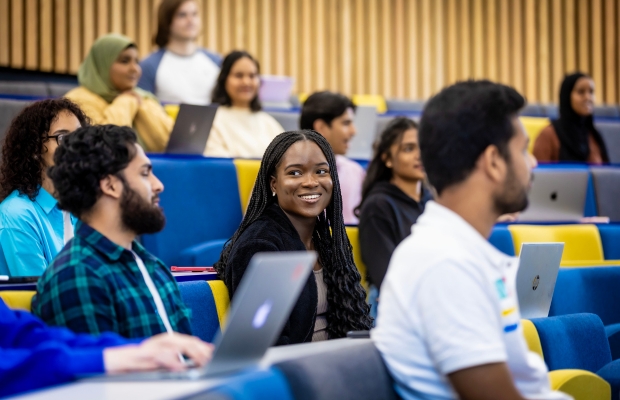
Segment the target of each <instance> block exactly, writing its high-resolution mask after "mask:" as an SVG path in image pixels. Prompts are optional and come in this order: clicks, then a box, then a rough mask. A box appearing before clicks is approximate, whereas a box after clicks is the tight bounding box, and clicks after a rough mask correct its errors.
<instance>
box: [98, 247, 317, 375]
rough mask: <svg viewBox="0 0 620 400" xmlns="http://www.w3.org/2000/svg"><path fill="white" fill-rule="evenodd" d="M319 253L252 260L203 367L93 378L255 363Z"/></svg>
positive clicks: (217, 371)
mask: <svg viewBox="0 0 620 400" xmlns="http://www.w3.org/2000/svg"><path fill="white" fill-rule="evenodd" d="M316 257H317V256H316V253H315V252H313V251H312V252H307V251H292V252H278V253H258V254H256V255H255V256H254V257H252V260H251V261H250V265H249V266H248V268H247V270H246V272H245V274H244V275H243V279H242V280H241V283H240V284H239V287H238V288H237V290H236V292H235V295H234V298H233V301H232V304H231V306H230V310H229V311H228V314H227V316H226V326H225V328H224V331H223V332H222V331H220V332H218V334H217V335H216V337H215V340H214V341H213V343H214V344H215V351H214V353H213V358H212V359H211V361H210V362H209V364H207V365H206V366H205V367H203V368H193V369H189V370H186V371H181V372H168V371H153V372H140V373H129V374H119V375H106V376H101V377H97V378H93V379H95V380H105V381H151V380H161V379H175V380H187V379H200V378H206V377H211V376H217V375H221V374H225V373H230V372H235V371H239V370H242V369H245V368H249V367H254V366H257V365H258V364H259V362H260V360H261V358H262V357H263V356H264V355H265V352H266V351H267V349H268V348H269V347H270V346H272V345H273V344H274V343H275V342H276V340H277V338H278V335H279V334H280V332H282V328H283V327H284V324H285V323H286V320H287V319H288V317H289V315H290V313H291V310H292V309H293V306H294V305H295V303H296V302H297V299H298V298H299V294H300V293H301V290H302V289H303V287H304V285H305V284H306V282H307V281H308V276H309V275H310V273H311V271H312V268H313V267H314V264H315V262H316Z"/></svg>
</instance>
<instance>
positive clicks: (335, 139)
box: [299, 91, 366, 225]
mask: <svg viewBox="0 0 620 400" xmlns="http://www.w3.org/2000/svg"><path fill="white" fill-rule="evenodd" d="M354 118H355V106H354V105H353V102H352V101H351V100H350V99H349V98H348V97H346V96H345V95H342V94H340V93H333V92H328V91H323V92H316V93H313V94H311V95H310V96H308V98H307V99H306V101H305V102H304V104H303V107H302V108H301V116H300V118H299V125H300V128H301V129H312V130H315V131H317V132H318V133H320V134H321V135H323V136H324V137H325V139H327V141H328V142H329V144H330V145H331V146H332V150H333V151H334V154H335V155H336V169H337V170H338V177H339V180H340V192H341V193H342V216H343V217H344V223H345V224H347V225H357V224H358V223H359V220H358V218H357V217H356V216H355V213H354V210H355V207H357V206H358V205H359V204H360V202H361V201H362V183H364V178H365V177H366V171H365V170H364V168H362V166H361V165H359V164H358V163H357V162H355V161H353V160H351V159H349V158H347V157H346V156H345V154H346V153H347V150H348V149H349V142H351V139H353V136H355V134H356V133H357V132H356V130H355V123H354V122H353V119H354Z"/></svg>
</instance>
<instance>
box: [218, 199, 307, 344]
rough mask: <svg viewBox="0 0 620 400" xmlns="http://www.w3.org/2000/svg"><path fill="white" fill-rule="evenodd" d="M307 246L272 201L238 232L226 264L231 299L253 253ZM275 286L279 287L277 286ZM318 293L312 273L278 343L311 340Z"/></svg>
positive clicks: (299, 248)
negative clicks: (248, 224) (258, 216)
mask: <svg viewBox="0 0 620 400" xmlns="http://www.w3.org/2000/svg"><path fill="white" fill-rule="evenodd" d="M298 250H302V251H305V250H306V246H305V245H304V244H303V242H302V241H301V238H300V237H299V234H298V233H297V230H296V229H295V227H294V226H293V224H292V223H291V221H290V220H289V219H288V217H287V216H286V214H284V212H283V211H282V210H281V209H280V207H279V206H277V205H276V204H273V205H271V206H269V207H267V209H266V210H265V212H264V214H263V215H262V216H261V217H260V218H259V219H258V220H256V221H255V222H254V223H253V224H251V225H250V226H249V227H248V228H247V229H246V230H245V231H244V232H243V233H242V234H241V236H239V238H238V239H237V241H236V242H235V245H234V246H233V248H232V249H231V252H230V256H229V258H228V263H227V265H226V279H225V283H226V287H227V288H228V292H229V293H230V297H231V299H232V298H233V296H234V295H235V290H236V289H237V287H238V286H239V283H240V282H241V278H242V277H243V274H244V273H245V270H246V268H247V267H248V265H249V263H250V259H251V258H252V256H253V255H254V254H256V253H258V252H273V251H298ZM274 290H276V288H274ZM317 303H318V294H317V287H316V281H315V279H314V274H310V277H309V278H308V282H306V285H305V286H304V288H303V290H302V292H301V294H300V295H299V299H298V300H297V303H296V304H295V307H294V308H293V311H292V312H291V315H290V317H289V319H288V321H287V322H286V325H285V326H284V329H283V330H282V333H281V334H280V337H279V339H278V341H277V342H276V345H284V344H294V343H303V342H310V341H312V334H313V333H314V321H315V319H316V307H317Z"/></svg>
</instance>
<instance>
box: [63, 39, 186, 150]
mask: <svg viewBox="0 0 620 400" xmlns="http://www.w3.org/2000/svg"><path fill="white" fill-rule="evenodd" d="M141 75H142V69H141V68H140V64H139V63H138V48H137V47H136V45H135V43H133V42H132V41H131V39H129V38H128V37H126V36H123V35H119V34H115V33H111V34H108V35H104V36H101V37H100V38H99V39H97V40H96V41H95V43H94V44H93V46H92V47H91V48H90V51H89V52H88V55H87V56H86V59H85V60H84V62H83V63H82V65H81V66H80V69H79V71H78V81H79V83H80V87H78V88H75V89H73V90H71V91H70V92H69V93H67V94H66V97H67V98H69V99H71V100H73V101H75V102H76V103H77V104H78V105H79V106H80V107H81V108H82V109H83V110H84V112H85V113H86V115H88V117H89V118H90V119H91V120H92V122H93V123H94V124H113V125H119V126H130V127H133V128H135V130H136V131H137V133H138V140H139V142H140V144H141V145H142V147H143V148H144V150H146V151H150V152H162V151H164V150H165V148H166V145H167V144H168V138H169V137H170V132H171V131H172V127H173V125H174V121H173V120H172V118H170V116H169V115H168V114H166V111H165V110H164V108H163V107H162V106H161V105H160V104H159V101H158V100H157V98H156V97H155V96H154V95H153V94H152V93H150V92H147V91H144V90H142V89H140V88H138V87H137V84H138V81H139V80H140V76H141Z"/></svg>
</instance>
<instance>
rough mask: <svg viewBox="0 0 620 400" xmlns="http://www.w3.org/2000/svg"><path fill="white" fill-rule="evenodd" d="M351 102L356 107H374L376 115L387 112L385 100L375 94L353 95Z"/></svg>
mask: <svg viewBox="0 0 620 400" xmlns="http://www.w3.org/2000/svg"><path fill="white" fill-rule="evenodd" d="M351 100H352V101H353V104H355V105H356V106H374V107H375V108H376V109H377V113H378V114H385V112H386V111H387V103H386V102H385V99H384V98H383V96H379V95H377V94H354V95H353V98H352V99H351Z"/></svg>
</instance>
